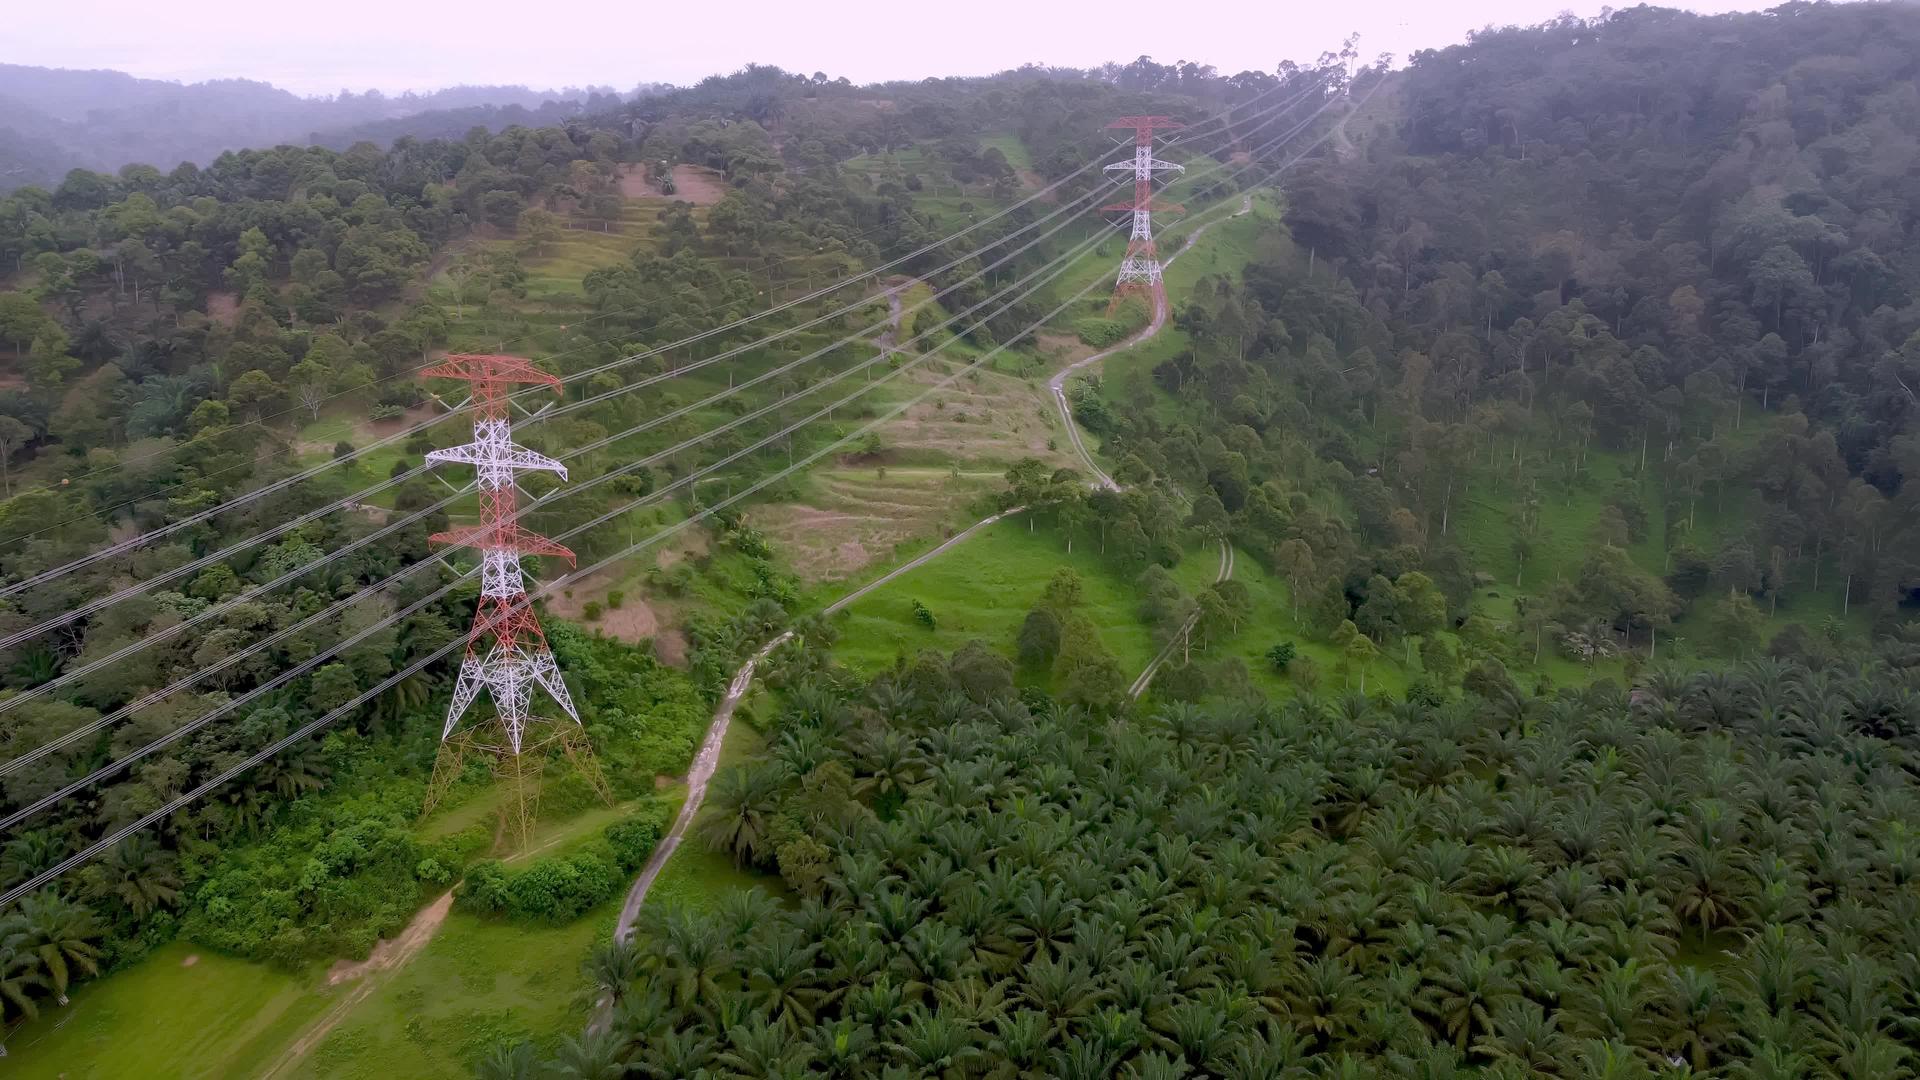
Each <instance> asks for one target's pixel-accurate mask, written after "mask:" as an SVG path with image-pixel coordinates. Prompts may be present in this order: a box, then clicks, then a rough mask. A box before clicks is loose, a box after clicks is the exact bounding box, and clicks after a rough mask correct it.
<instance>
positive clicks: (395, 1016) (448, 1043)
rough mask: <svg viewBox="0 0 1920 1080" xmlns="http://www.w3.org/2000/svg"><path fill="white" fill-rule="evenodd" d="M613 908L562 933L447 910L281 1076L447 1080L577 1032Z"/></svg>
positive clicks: (615, 907) (583, 918)
mask: <svg viewBox="0 0 1920 1080" xmlns="http://www.w3.org/2000/svg"><path fill="white" fill-rule="evenodd" d="M619 905H620V900H619V898H615V899H613V900H610V901H608V902H607V903H605V904H602V905H601V906H600V907H598V908H595V909H594V910H593V911H590V912H588V913H587V914H586V915H583V916H581V917H580V918H579V919H576V920H574V921H573V922H571V923H568V924H566V925H565V926H558V927H546V926H537V925H528V924H524V923H510V922H504V921H498V922H496V921H492V920H486V919H481V918H478V917H477V916H473V915H469V914H466V913H464V912H459V911H455V912H453V913H452V914H450V915H448V916H447V921H446V922H445V923H444V924H442V925H441V927H440V931H439V933H438V934H436V935H434V938H433V940H432V941H431V942H429V943H428V944H427V946H426V948H425V949H423V950H421V952H420V954H419V955H418V956H415V957H414V958H413V960H412V962H411V963H409V964H407V965H405V966H404V967H401V968H399V969H397V970H395V971H393V972H391V973H388V974H383V975H379V976H375V977H376V978H379V979H381V981H380V983H379V985H378V986H377V987H376V988H375V989H374V990H373V992H372V993H371V994H369V995H368V996H367V997H366V999H365V1000H363V1001H361V1002H360V1003H359V1004H358V1005H357V1006H356V1007H354V1009H353V1010H352V1011H351V1012H350V1013H348V1014H347V1015H346V1016H345V1017H344V1018H343V1019H342V1020H341V1021H340V1023H339V1025H338V1026H337V1027H335V1028H334V1029H333V1031H332V1032H331V1033H329V1034H328V1035H327V1036H326V1037H325V1038H324V1039H322V1040H321V1041H320V1043H319V1044H318V1045H317V1046H315V1047H314V1049H313V1051H312V1053H310V1054H309V1055H307V1056H306V1057H305V1058H304V1059H303V1060H302V1061H300V1062H299V1063H298V1064H297V1065H296V1066H294V1067H293V1068H290V1069H288V1070H286V1071H285V1072H284V1073H283V1074H282V1075H285V1076H292V1077H316V1078H317V1077H327V1078H332V1080H349V1078H360V1077H366V1078H376V1077H399V1076H405V1077H420V1078H425V1077H447V1078H449V1080H452V1078H455V1077H465V1076H471V1075H473V1069H474V1066H475V1064H476V1063H477V1062H478V1061H479V1059H480V1058H481V1057H483V1056H485V1054H486V1053H487V1052H488V1050H490V1049H491V1048H492V1047H493V1046H494V1044H495V1043H497V1042H500V1041H503V1040H512V1039H515V1038H519V1037H528V1036H534V1035H540V1036H549V1035H550V1034H551V1033H552V1032H556V1031H563V1030H573V1029H577V1028H578V1027H579V1025H580V1023H581V1022H583V1021H584V1020H585V1018H586V1015H587V1011H588V1005H589V1003H588V1001H587V999H586V996H585V991H586V985H587V984H586V981H585V979H584V978H583V977H582V976H581V974H580V962H581V960H582V959H583V958H584V957H585V956H586V954H587V949H588V946H590V945H591V944H592V943H593V942H594V941H595V940H596V939H599V938H603V937H605V936H607V935H608V934H610V933H611V932H612V927H613V920H614V916H615V914H616V912H618V910H619ZM343 991H344V987H343V988H341V990H339V991H335V993H338V992H343ZM146 1075H154V1074H152V1073H148V1074H146ZM228 1075H240V1074H228Z"/></svg>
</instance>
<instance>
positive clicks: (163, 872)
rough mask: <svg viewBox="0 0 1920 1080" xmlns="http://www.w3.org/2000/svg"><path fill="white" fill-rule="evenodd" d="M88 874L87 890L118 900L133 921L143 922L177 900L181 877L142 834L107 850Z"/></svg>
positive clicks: (150, 838) (148, 837) (154, 845)
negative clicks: (137, 919)
mask: <svg viewBox="0 0 1920 1080" xmlns="http://www.w3.org/2000/svg"><path fill="white" fill-rule="evenodd" d="M87 870H88V873H87V883H88V887H89V888H90V889H92V891H93V892H94V894H95V895H98V896H101V897H110V898H112V899H115V900H118V901H119V902H120V903H122V904H124V905H126V907H127V910H129V911H131V912H133V914H134V917H135V918H139V919H144V918H146V917H147V916H148V915H150V914H152V913H153V912H154V911H155V910H156V909H158V908H163V907H171V906H172V905H173V904H174V903H175V902H176V901H178V900H179V899H180V875H179V874H178V873H177V872H175V870H174V868H173V858H172V856H170V855H168V854H167V853H166V852H164V851H162V850H161V849H160V845H159V844H157V843H155V842H154V840H153V838H152V837H150V836H148V835H146V834H145V833H135V834H133V835H132V836H129V837H127V838H126V839H125V840H122V841H120V842H119V843H118V844H115V845H114V846H112V847H110V848H108V849H107V853H106V854H105V855H103V856H101V858H100V859H98V860H97V861H96V862H95V863H94V864H93V865H92V866H90V867H88V868H87Z"/></svg>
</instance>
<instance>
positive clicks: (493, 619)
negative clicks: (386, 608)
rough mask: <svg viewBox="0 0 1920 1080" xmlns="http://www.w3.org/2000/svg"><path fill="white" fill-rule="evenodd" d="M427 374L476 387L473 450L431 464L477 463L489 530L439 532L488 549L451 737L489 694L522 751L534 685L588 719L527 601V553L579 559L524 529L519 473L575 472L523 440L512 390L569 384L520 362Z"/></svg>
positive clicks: (440, 538) (457, 364) (436, 455)
mask: <svg viewBox="0 0 1920 1080" xmlns="http://www.w3.org/2000/svg"><path fill="white" fill-rule="evenodd" d="M423 374H425V375H429V376H435V377H438V378H442V379H461V380H464V381H466V382H469V383H472V384H473V441H472V442H470V443H467V444H466V445H465V446H454V447H448V448H447V449H445V450H433V451H430V452H429V453H428V454H427V460H428V461H429V462H442V463H445V462H458V463H460V464H464V465H471V466H473V468H474V471H475V472H476V473H477V474H478V476H477V482H478V485H479V489H480V524H478V525H470V526H467V527H465V528H459V529H453V530H450V531H448V532H443V533H435V534H434V535H433V536H432V538H431V539H432V540H433V542H435V543H438V544H458V545H461V546H464V547H470V548H473V549H475V550H477V551H479V552H480V604H479V608H478V609H477V610H476V611H475V613H474V618H473V630H472V631H471V632H470V633H469V634H468V635H467V653H466V656H465V657H464V658H463V659H462V660H461V661H460V679H459V682H457V683H456V684H455V685H454V689H453V704H452V705H451V706H449V707H448V709H447V723H446V727H445V728H444V729H443V730H442V731H441V732H440V738H441V740H442V741H445V740H446V738H447V737H448V736H450V735H452V734H453V729H454V726H455V725H456V724H458V723H459V721H460V717H461V715H462V714H463V713H465V712H466V711H467V709H468V708H469V707H470V706H472V705H473V702H474V699H475V698H477V697H478V696H479V695H480V691H481V690H482V689H485V690H486V691H487V693H488V694H489V695H490V696H491V697H492V698H493V707H494V711H495V712H496V713H498V714H499V717H500V724H501V727H502V728H504V729H505V732H506V737H507V744H508V747H509V748H510V750H511V752H512V753H513V754H515V755H518V754H519V753H520V749H521V739H522V737H523V736H524V735H525V733H526V730H527V724H528V723H529V722H530V720H531V719H532V711H531V710H532V699H533V687H534V686H535V685H536V684H538V685H539V686H540V688H541V689H543V690H545V691H546V692H547V694H548V695H549V696H550V697H552V698H553V700H554V701H555V702H556V703H557V704H559V706H560V707H561V708H562V709H564V710H566V713H567V715H568V716H569V717H571V718H572V719H573V722H574V723H575V724H576V725H578V724H579V722H580V714H579V712H578V711H576V710H575V709H574V707H573V699H572V698H571V697H570V696H568V694H567V684H566V683H564V682H562V681H561V680H560V667H559V665H558V664H556V663H554V659H553V650H552V649H550V648H549V647H548V646H547V636H546V634H545V633H544V632H543V631H542V630H541V629H540V618H539V616H537V615H535V614H534V611H533V606H532V604H531V602H530V601H529V600H528V599H527V584H526V576H525V574H524V573H523V572H522V571H521V569H520V557H521V556H522V555H554V556H558V557H560V558H563V559H566V560H567V561H568V562H569V563H571V562H572V561H573V552H571V551H569V550H567V549H566V548H564V547H561V546H560V545H559V544H556V543H554V542H553V541H552V540H549V539H547V538H546V537H544V536H538V535H535V534H534V533H531V532H528V531H527V530H525V529H522V528H521V527H520V521H519V517H518V499H517V496H518V493H519V488H518V487H517V486H516V484H515V480H514V477H515V476H516V475H517V474H519V473H523V472H531V471H535V470H539V471H545V472H550V473H553V474H555V475H557V476H559V477H560V478H561V479H562V480H565V479H566V478H567V468H566V466H564V465H562V464H560V463H559V462H557V461H555V460H553V459H552V458H550V457H547V456H546V455H544V454H537V453H535V452H533V451H532V450H528V449H527V448H526V447H523V446H515V445H514V442H513V421H512V419H511V418H510V417H509V416H508V412H507V410H508V409H509V408H510V407H511V402H510V401H509V400H508V397H507V395H508V393H509V392H510V391H511V389H512V388H513V387H514V386H515V385H519V384H525V383H533V384H537V385H541V386H550V387H552V388H553V391H554V393H556V394H557V393H559V392H560V380H559V379H557V378H555V377H554V376H552V375H549V374H547V373H546V372H544V371H541V370H540V369H538V368H536V367H534V366H533V364H532V362H531V361H528V360H525V359H522V358H521V357H518V356H480V355H468V354H458V353H456V354H453V355H450V356H448V357H447V358H446V359H444V360H442V361H441V362H440V363H438V364H436V365H434V366H433V367H430V368H428V369H427V370H426V371H425V372H423Z"/></svg>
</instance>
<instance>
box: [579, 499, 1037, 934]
mask: <svg viewBox="0 0 1920 1080" xmlns="http://www.w3.org/2000/svg"><path fill="white" fill-rule="evenodd" d="M1024 509H1026V508H1025V507H1021V506H1016V507H1013V508H1012V509H1008V510H1002V511H1000V512H999V513H997V514H993V515H990V516H988V517H984V518H981V519H980V520H979V521H976V522H974V523H973V524H972V525H969V526H967V527H966V528H965V529H962V530H961V531H960V532H957V533H955V534H954V535H953V536H951V537H949V538H947V539H946V540H944V541H942V542H941V543H940V544H939V545H938V546H936V547H934V548H932V549H931V550H929V551H926V552H924V553H922V554H920V555H918V556H915V557H914V558H912V559H909V560H907V561H906V562H904V563H901V564H900V565H899V566H896V567H894V568H893V569H892V570H889V571H887V572H886V573H885V574H882V575H880V576H879V577H878V578H875V579H874V580H872V581H870V582H868V583H867V584H865V585H862V586H860V587H859V588H857V589H855V590H853V591H852V592H850V593H848V594H847V595H845V596H843V597H841V598H840V599H838V600H835V601H834V602H833V603H831V604H828V605H827V607H826V610H825V614H828V615H832V614H834V613H835V612H838V611H840V610H841V609H842V608H845V607H846V606H847V605H849V604H852V603H854V602H855V601H857V600H859V599H860V598H861V597H863V596H866V595H867V594H868V593H871V592H873V591H874V590H875V589H878V588H879V587H880V586H882V585H885V584H886V583H888V582H889V581H892V580H893V579H895V578H897V577H899V576H900V575H902V574H905V573H907V572H909V571H911V570H913V569H915V568H916V567H919V566H923V565H925V564H926V563H927V562H928V561H930V560H932V559H934V558H937V557H939V556H940V555H942V554H944V553H945V552H947V551H948V550H949V549H951V548H953V547H954V546H955V545H958V544H960V543H961V542H963V541H965V540H966V539H967V538H968V537H970V536H972V535H974V534H975V533H977V532H979V531H980V530H981V529H984V528H986V527H987V526H989V525H992V524H994V523H996V522H999V521H1002V520H1004V519H1006V518H1008V517H1011V516H1013V515H1014V514H1018V513H1020V512H1021V511H1022V510H1024ZM792 637H793V631H791V630H789V631H787V632H786V633H784V634H781V635H780V636H778V637H776V638H774V639H773V640H772V641H769V642H767V643H766V644H765V645H762V646H761V647H760V649H759V651H758V652H756V653H754V654H753V655H752V656H751V657H749V658H748V659H747V662H746V663H744V664H742V665H740V669H739V670H738V671H736V672H734V673H733V681H732V682H730V683H728V684H727V692H726V694H724V695H723V696H722V697H721V698H720V704H719V705H718V706H717V707H715V709H714V710H713V723H712V724H711V725H710V726H709V727H708V728H707V736H706V738H705V739H704V740H702V741H701V743H700V751H699V753H697V754H696V755H694V759H693V767H692V768H691V769H689V770H687V801H686V802H684V803H682V804H681V805H680V814H679V816H678V817H676V818H674V821H673V828H672V829H670V830H668V832H667V835H666V836H665V837H663V838H662V839H661V841H660V845H659V846H658V847H656V848H654V849H653V856H652V857H651V858H649V859H648V860H647V864H646V865H645V866H643V867H641V868H640V874H639V876H638V877H636V878H634V881H633V887H632V888H630V889H628V890H627V899H626V903H624V904H623V905H621V907H620V919H619V921H618V922H617V923H615V924H614V929H613V936H614V937H615V938H616V939H622V940H624V939H626V938H628V937H631V936H632V935H633V924H634V921H635V920H637V919H638V918H639V917H640V907H641V905H642V904H644V903H646V900H647V893H648V891H649V890H651V889H652V888H653V883H654V881H656V880H657V879H658V878H659V877H660V871H662V870H664V869H666V865H667V860H668V859H670V858H672V857H673V853H674V851H676V850H677V849H678V848H679V847H680V841H681V840H683V839H685V838H686V835H687V829H688V828H689V827H690V826H691V825H692V824H693V821H694V818H695V817H697V816H698V815H699V813H700V806H701V804H702V803H703V802H705V801H706V797H707V785H708V783H709V782H710V781H711V780H712V779H713V773H714V770H715V769H716V768H717V767H718V766H719V764H720V747H721V745H722V744H723V743H725V742H726V739H727V728H728V727H729V726H730V725H731V724H732V723H733V714H734V712H735V711H736V710H738V709H739V707H740V700H741V699H742V698H744V697H746V695H747V690H748V689H750V688H751V687H752V686H753V673H754V671H755V669H757V668H758V667H759V666H760V665H761V664H762V663H763V662H765V660H766V659H767V657H768V656H770V655H772V654H773V650H775V649H777V648H779V647H780V646H781V645H783V644H785V643H786V642H787V641H788V640H789V639H791V638H792Z"/></svg>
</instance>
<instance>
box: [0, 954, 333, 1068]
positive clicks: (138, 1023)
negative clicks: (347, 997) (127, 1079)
mask: <svg viewBox="0 0 1920 1080" xmlns="http://www.w3.org/2000/svg"><path fill="white" fill-rule="evenodd" d="M326 1005H327V998H326V996H325V995H324V994H321V993H318V992H316V991H314V990H313V989H311V982H310V980H309V979H308V978H306V977H305V976H304V975H296V974H291V973H288V972H285V971H281V970H278V969H275V968H272V967H269V966H268V965H265V964H257V963H251V962H249V961H245V960H234V959H230V958H228V957H225V956H222V955H220V954H219V953H216V952H212V951H209V950H206V949H199V948H195V947H194V946H193V945H191V944H189V943H187V942H184V941H177V942H174V943H172V944H170V945H167V946H165V947H163V948H160V949H157V950H155V951H154V952H153V953H152V954H151V955H149V956H148V957H147V958H146V959H145V960H144V961H142V962H141V963H140V964H139V965H137V966H135V967H133V968H130V969H128V970H127V971H124V972H120V973H118V974H116V975H115V976H114V977H113V978H110V979H104V980H101V981H100V982H99V983H97V984H95V985H92V986H88V987H86V988H84V989H82V990H80V991H79V992H78V993H77V994H76V995H75V997H74V1001H73V1004H72V1005H70V1006H68V1009H67V1011H65V1014H64V1015H62V1016H61V1017H60V1021H61V1022H59V1023H53V1022H51V1020H52V1018H51V1017H47V1018H45V1019H43V1020H42V1021H40V1022H38V1023H34V1024H29V1025H28V1026H26V1027H25V1028H23V1029H21V1030H20V1031H19V1032H18V1033H17V1034H15V1035H14V1036H13V1037H12V1038H10V1039H9V1040H8V1042H7V1069H8V1071H9V1072H10V1073H13V1074H15V1075H19V1076H23V1077H32V1078H34V1080H53V1078H55V1077H58V1076H62V1075H64V1076H66V1077H68V1078H69V1080H109V1078H112V1077H120V1076H186V1075H200V1076H257V1075H259V1074H260V1073H262V1072H264V1071H265V1069H266V1068H267V1067H268V1066H270V1065H271V1064H272V1062H273V1060H274V1058H275V1057H276V1056H277V1055H278V1053H279V1052H280V1050H281V1049H282V1048H283V1047H284V1046H285V1045H286V1044H287V1043H288V1042H290V1041H291V1040H292V1039H293V1038H294V1037H296V1036H297V1034H298V1033H299V1032H300V1030H301V1029H302V1028H304V1027H305V1026H306V1025H307V1024H309V1023H311V1022H312V1021H313V1020H314V1019H315V1018H316V1017H318V1016H319V1015H320V1013H321V1011H322V1010H324V1009H325V1008H326Z"/></svg>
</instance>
